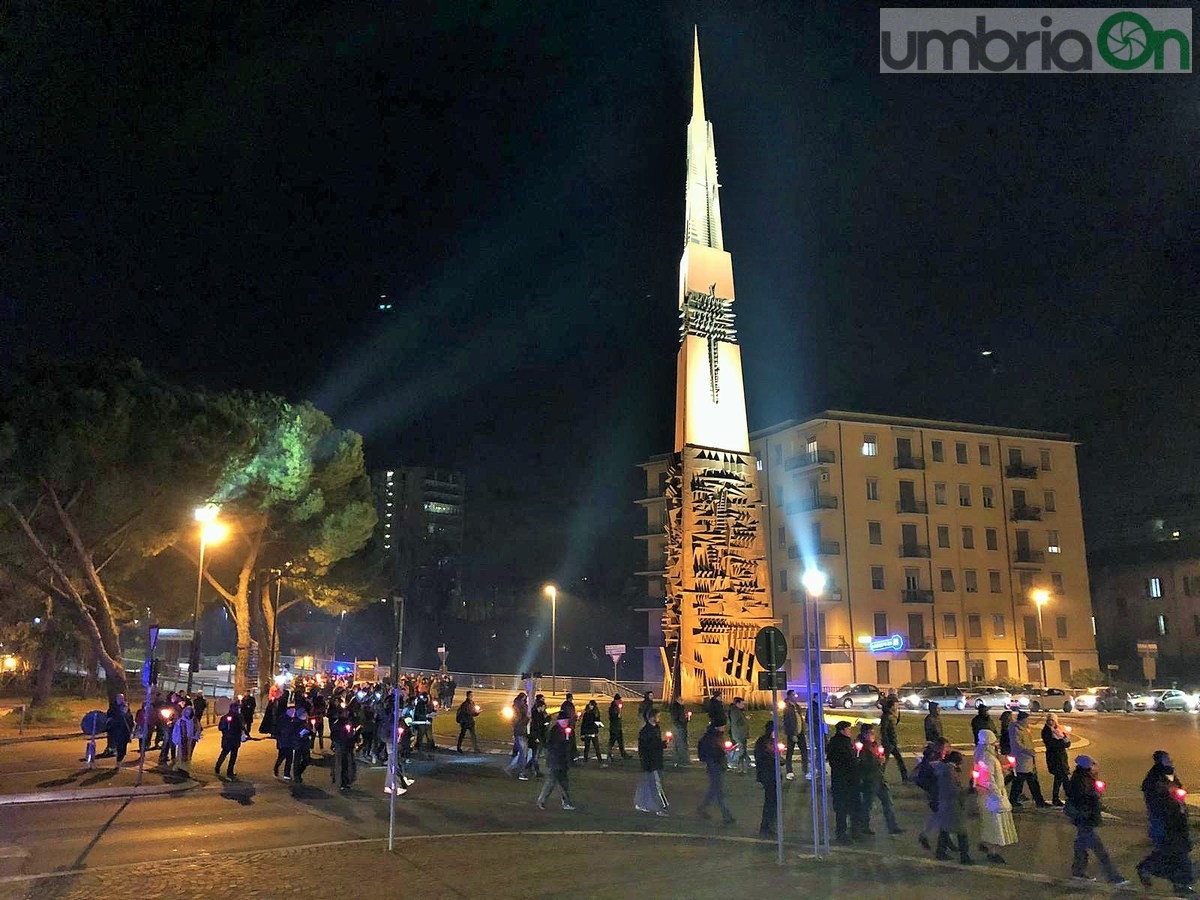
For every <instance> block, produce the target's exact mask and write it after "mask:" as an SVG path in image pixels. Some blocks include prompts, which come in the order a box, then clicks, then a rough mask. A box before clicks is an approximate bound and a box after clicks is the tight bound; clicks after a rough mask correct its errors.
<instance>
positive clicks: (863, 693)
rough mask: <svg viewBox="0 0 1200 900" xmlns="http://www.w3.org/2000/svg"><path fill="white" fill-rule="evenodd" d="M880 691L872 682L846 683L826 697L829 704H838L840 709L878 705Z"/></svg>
mask: <svg viewBox="0 0 1200 900" xmlns="http://www.w3.org/2000/svg"><path fill="white" fill-rule="evenodd" d="M881 696H882V692H881V691H880V690H879V688H878V687H876V686H875V685H873V684H847V685H843V686H842V687H840V688H838V689H837V690H836V691H834V692H833V693H831V694H830V695H829V696H828V698H827V699H826V704H827V705H829V706H840V707H841V708H842V709H852V708H854V707H856V706H857V707H859V708H860V709H863V708H869V707H872V706H878V705H879V699H880V697H881Z"/></svg>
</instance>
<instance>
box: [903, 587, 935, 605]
mask: <svg viewBox="0 0 1200 900" xmlns="http://www.w3.org/2000/svg"><path fill="white" fill-rule="evenodd" d="M900 602H901V603H932V602H933V591H927V590H922V589H920V588H905V589H904V590H903V591H901V592H900Z"/></svg>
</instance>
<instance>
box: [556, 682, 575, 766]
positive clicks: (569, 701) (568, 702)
mask: <svg viewBox="0 0 1200 900" xmlns="http://www.w3.org/2000/svg"><path fill="white" fill-rule="evenodd" d="M558 718H560V719H566V720H567V724H568V725H570V726H571V728H570V730H569V731H568V732H567V739H568V743H570V745H571V765H575V760H577V759H579V737H578V736H577V735H576V734H575V732H576V730H577V729H578V728H579V714H578V713H576V712H575V695H574V694H573V693H571V692H570V691H567V696H566V697H564V698H563V702H562V705H561V706H560V707H559V708H558Z"/></svg>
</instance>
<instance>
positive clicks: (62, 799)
mask: <svg viewBox="0 0 1200 900" xmlns="http://www.w3.org/2000/svg"><path fill="white" fill-rule="evenodd" d="M203 786H204V782H200V781H195V780H194V779H189V780H187V781H185V782H183V783H182V784H148V785H143V786H141V787H127V788H126V787H113V788H94V789H93V788H83V789H78V790H74V791H40V792H37V793H33V794H7V795H0V806H17V805H19V804H26V803H66V802H79V801H85V800H112V799H114V798H119V797H128V798H130V799H132V798H134V797H161V796H163V795H165V794H181V793H183V792H185V791H194V790H196V789H197V788H200V787H203Z"/></svg>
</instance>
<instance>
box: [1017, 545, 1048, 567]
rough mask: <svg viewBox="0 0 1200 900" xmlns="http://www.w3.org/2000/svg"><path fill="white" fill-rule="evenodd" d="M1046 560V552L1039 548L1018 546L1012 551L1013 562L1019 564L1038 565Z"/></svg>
mask: <svg viewBox="0 0 1200 900" xmlns="http://www.w3.org/2000/svg"><path fill="white" fill-rule="evenodd" d="M1045 561H1046V554H1045V553H1043V552H1042V551H1041V550H1030V549H1029V548H1027V547H1026V548H1021V547H1018V548H1017V549H1016V550H1014V551H1013V562H1014V563H1018V564H1020V565H1033V566H1040V565H1041V564H1042V563H1044V562H1045Z"/></svg>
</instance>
